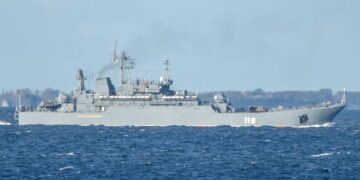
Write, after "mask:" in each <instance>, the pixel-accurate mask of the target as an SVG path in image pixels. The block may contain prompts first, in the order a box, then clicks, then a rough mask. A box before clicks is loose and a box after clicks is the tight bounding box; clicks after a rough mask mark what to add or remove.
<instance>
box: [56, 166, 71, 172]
mask: <svg viewBox="0 0 360 180" xmlns="http://www.w3.org/2000/svg"><path fill="white" fill-rule="evenodd" d="M66 169H74V167H73V166H66V167H62V168H60V169H59V171H63V170H66Z"/></svg>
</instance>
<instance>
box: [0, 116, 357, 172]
mask: <svg viewBox="0 0 360 180" xmlns="http://www.w3.org/2000/svg"><path fill="white" fill-rule="evenodd" d="M359 178H360V111H344V112H342V113H341V114H340V115H339V116H338V117H337V118H336V120H335V123H334V124H332V125H330V126H329V125H327V126H325V127H322V126H321V127H304V128H273V127H260V128H254V127H248V128H233V127H225V126H224V127H214V128H194V127H176V126H174V127H151V128H144V127H103V126H90V127H79V126H0V179H359Z"/></svg>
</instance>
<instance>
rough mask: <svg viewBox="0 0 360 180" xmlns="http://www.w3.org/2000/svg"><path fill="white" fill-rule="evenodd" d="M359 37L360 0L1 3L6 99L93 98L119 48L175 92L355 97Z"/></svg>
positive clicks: (0, 76)
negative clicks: (9, 93)
mask: <svg viewBox="0 0 360 180" xmlns="http://www.w3.org/2000/svg"><path fill="white" fill-rule="evenodd" d="M359 33H360V1H358V0H346V1H343V0H316V1H314V0H301V1H290V0H223V1H220V0H197V1H194V0H172V1H169V0H128V1H127V0H106V1H104V0H77V1H73V0H51V1H50V0H32V1H23V0H1V1H0V89H5V90H10V89H18V88H30V89H33V90H35V89H45V88H55V89H60V90H62V91H65V92H68V91H72V90H73V87H74V85H75V77H76V71H77V69H79V68H82V69H84V71H86V72H87V74H88V75H89V76H88V79H89V80H91V82H89V83H87V85H88V86H89V88H94V85H93V84H94V83H93V82H94V81H95V80H94V79H96V77H97V76H98V75H97V74H98V72H99V71H100V70H101V68H102V67H103V66H105V65H108V64H109V63H111V60H112V54H113V49H114V41H115V40H117V41H118V51H119V52H121V51H122V50H126V51H127V52H128V54H129V55H130V56H131V57H132V58H134V59H135V63H136V67H135V69H134V70H133V71H132V77H134V78H135V77H139V78H141V79H158V78H159V76H161V75H162V74H163V72H164V66H163V64H162V63H163V61H164V60H165V59H169V60H170V62H171V77H172V78H173V79H174V88H175V89H182V90H184V89H188V90H191V91H212V90H253V89H256V88H261V89H263V90H266V91H278V90H318V89H321V88H331V89H333V90H334V91H337V90H341V89H343V88H347V89H348V90H351V91H359V90H360V81H359V80H358V78H359V77H360V53H359V52H360V34H359ZM106 75H107V76H111V77H112V79H113V81H114V84H118V83H116V82H118V81H119V80H120V78H119V71H118V70H117V69H116V70H113V71H110V72H108V73H107V74H106Z"/></svg>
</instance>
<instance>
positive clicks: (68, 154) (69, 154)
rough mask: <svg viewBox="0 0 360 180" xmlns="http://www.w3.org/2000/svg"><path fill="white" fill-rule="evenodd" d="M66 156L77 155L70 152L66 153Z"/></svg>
mask: <svg viewBox="0 0 360 180" xmlns="http://www.w3.org/2000/svg"><path fill="white" fill-rule="evenodd" d="M65 155H67V156H75V153H73V152H69V153H66V154H65Z"/></svg>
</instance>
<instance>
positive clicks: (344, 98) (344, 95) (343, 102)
mask: <svg viewBox="0 0 360 180" xmlns="http://www.w3.org/2000/svg"><path fill="white" fill-rule="evenodd" d="M341 104H346V89H345V88H344V94H343V97H342V99H341Z"/></svg>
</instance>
